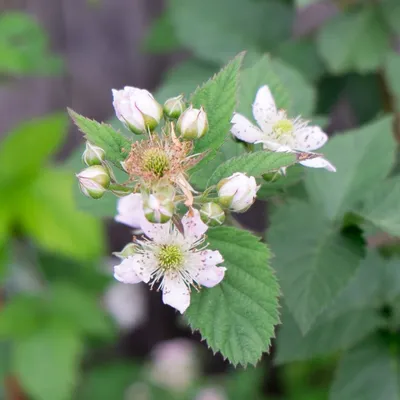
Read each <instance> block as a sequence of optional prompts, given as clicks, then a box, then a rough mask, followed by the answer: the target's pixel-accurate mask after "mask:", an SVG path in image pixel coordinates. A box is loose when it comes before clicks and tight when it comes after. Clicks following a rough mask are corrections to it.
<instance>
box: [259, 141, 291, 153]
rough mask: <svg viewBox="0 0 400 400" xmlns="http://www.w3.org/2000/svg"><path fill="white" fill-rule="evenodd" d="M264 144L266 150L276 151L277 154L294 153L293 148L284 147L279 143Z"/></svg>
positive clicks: (266, 142) (269, 142)
mask: <svg viewBox="0 0 400 400" xmlns="http://www.w3.org/2000/svg"><path fill="white" fill-rule="evenodd" d="M262 143H263V148H264V149H266V150H270V151H274V152H277V153H293V152H294V151H293V150H292V148H291V147H289V146H284V145H282V144H280V143H278V142H274V141H272V140H264V141H263V142H262Z"/></svg>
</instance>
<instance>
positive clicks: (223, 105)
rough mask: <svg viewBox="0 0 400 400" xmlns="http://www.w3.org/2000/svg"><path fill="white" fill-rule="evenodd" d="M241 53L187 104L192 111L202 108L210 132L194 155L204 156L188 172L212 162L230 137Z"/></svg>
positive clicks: (242, 54) (199, 141) (199, 143)
mask: <svg viewBox="0 0 400 400" xmlns="http://www.w3.org/2000/svg"><path fill="white" fill-rule="evenodd" d="M243 56H244V53H241V54H239V55H238V56H237V57H236V58H234V59H233V60H232V61H231V62H230V63H229V64H228V65H227V66H226V67H225V68H224V69H222V70H221V71H220V72H219V73H218V74H216V75H215V76H214V77H213V78H212V79H210V80H209V81H207V82H206V83H205V84H204V85H203V86H202V87H200V88H198V89H197V90H196V91H195V92H194V93H193V95H192V97H191V99H190V102H191V103H192V104H193V107H195V108H200V107H203V108H204V109H205V111H206V112H207V116H208V123H209V131H208V132H207V133H206V134H205V135H204V136H203V137H202V138H201V139H200V140H197V141H196V143H195V147H194V150H193V151H194V153H203V152H208V153H206V155H205V157H204V158H203V160H202V161H201V162H200V163H198V164H197V165H196V166H195V167H194V168H193V169H192V171H191V172H195V171H198V170H199V169H200V168H202V167H203V166H204V164H205V163H206V162H207V161H209V160H211V159H213V158H214V157H215V156H216V154H217V150H218V149H219V148H220V147H221V146H222V145H223V143H224V142H225V139H226V136H227V135H228V134H229V129H230V126H231V125H230V123H231V118H232V114H233V112H234V111H235V107H236V104H237V97H238V87H239V70H240V67H241V64H242V60H243Z"/></svg>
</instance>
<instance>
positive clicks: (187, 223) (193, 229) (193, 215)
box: [182, 209, 208, 244]
mask: <svg viewBox="0 0 400 400" xmlns="http://www.w3.org/2000/svg"><path fill="white" fill-rule="evenodd" d="M182 225H183V228H184V232H185V239H186V241H187V242H189V243H190V244H192V243H194V242H197V241H198V240H199V239H201V238H202V236H203V235H204V234H205V233H206V231H207V229H208V226H207V225H206V224H205V223H204V222H203V221H202V220H201V218H200V213H199V211H198V210H195V209H192V210H191V211H188V212H187V213H186V214H185V215H184V217H183V218H182Z"/></svg>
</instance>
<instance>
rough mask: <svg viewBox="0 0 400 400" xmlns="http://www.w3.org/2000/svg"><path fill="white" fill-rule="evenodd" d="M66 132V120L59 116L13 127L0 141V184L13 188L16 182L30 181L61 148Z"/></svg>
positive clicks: (55, 115)
mask: <svg viewBox="0 0 400 400" xmlns="http://www.w3.org/2000/svg"><path fill="white" fill-rule="evenodd" d="M66 133H67V119H66V118H65V116H64V115H62V114H54V115H51V116H49V117H44V118H38V119H34V120H31V121H29V122H24V123H22V124H20V125H19V126H17V127H16V128H15V129H14V130H12V131H11V132H10V133H9V134H8V135H7V136H6V138H5V139H3V140H2V141H1V145H0V169H1V171H2V172H1V176H0V184H1V185H3V186H6V185H16V184H17V182H16V181H17V180H19V179H25V180H30V179H32V177H33V176H34V175H36V174H37V172H38V171H39V169H40V168H41V167H42V166H43V164H44V163H45V162H47V161H48V158H49V157H50V156H51V155H52V154H53V153H54V151H55V150H56V149H57V148H58V147H59V146H60V145H61V143H62V141H63V139H64V138H65V135H66ZM3 190H4V188H3Z"/></svg>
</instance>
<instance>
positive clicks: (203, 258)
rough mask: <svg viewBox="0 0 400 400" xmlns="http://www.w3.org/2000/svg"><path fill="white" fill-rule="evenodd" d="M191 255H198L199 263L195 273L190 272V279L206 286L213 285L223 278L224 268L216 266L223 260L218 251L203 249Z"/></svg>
mask: <svg viewBox="0 0 400 400" xmlns="http://www.w3.org/2000/svg"><path fill="white" fill-rule="evenodd" d="M193 256H198V257H199V260H198V263H199V265H201V267H200V268H198V269H196V272H195V273H192V279H194V280H195V281H196V282H197V283H199V284H200V285H202V286H206V287H214V286H215V285H218V283H220V282H221V281H222V279H224V276H225V271H226V268H225V267H217V264H220V263H222V262H223V261H224V259H223V258H222V256H221V253H220V252H219V251H213V250H204V251H202V252H200V253H197V254H193Z"/></svg>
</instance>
